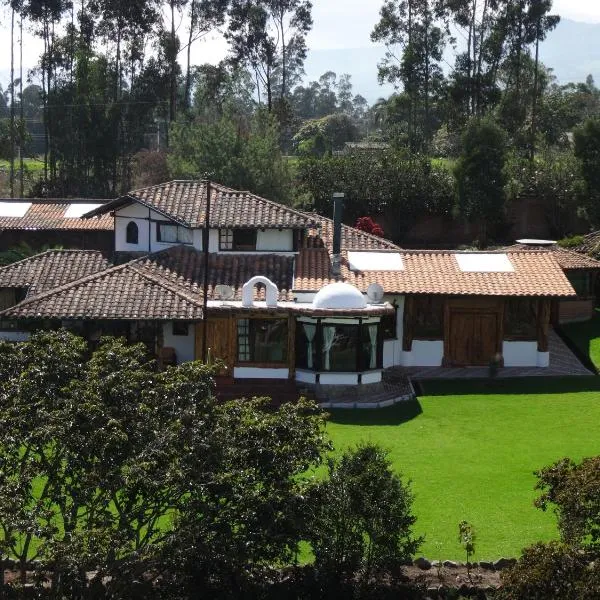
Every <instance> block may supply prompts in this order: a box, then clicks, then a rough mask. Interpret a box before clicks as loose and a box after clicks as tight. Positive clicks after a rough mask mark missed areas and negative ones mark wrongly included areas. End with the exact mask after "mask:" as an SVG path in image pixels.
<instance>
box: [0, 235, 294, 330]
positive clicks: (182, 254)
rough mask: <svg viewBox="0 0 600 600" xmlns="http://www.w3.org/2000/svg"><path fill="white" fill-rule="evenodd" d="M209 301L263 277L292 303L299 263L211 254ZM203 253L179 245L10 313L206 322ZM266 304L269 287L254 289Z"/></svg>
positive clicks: (287, 258)
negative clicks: (221, 290)
mask: <svg viewBox="0 0 600 600" xmlns="http://www.w3.org/2000/svg"><path fill="white" fill-rule="evenodd" d="M209 258H210V261H209V269H210V271H209V299H215V296H214V286H215V285H217V284H225V285H231V286H232V287H233V288H234V290H235V296H234V299H237V300H239V299H241V289H242V286H243V284H244V283H246V281H248V280H249V279H250V278H251V277H253V276H254V275H256V274H257V273H264V274H265V275H266V276H267V277H269V278H270V279H271V280H272V281H273V282H274V283H275V284H276V285H277V286H278V287H279V299H280V301H284V300H292V294H291V288H292V281H293V264H294V259H293V257H291V256H281V255H272V254H271V255H265V256H257V255H245V256H244V255H227V254H213V255H210V257H209ZM203 277H204V255H203V253H202V252H199V251H197V250H194V249H193V248H189V247H184V246H177V247H174V248H170V249H168V250H164V251H162V252H158V253H156V254H152V255H149V256H145V257H142V258H139V259H136V260H132V261H130V262H128V263H125V264H123V265H119V266H117V267H112V268H110V269H107V270H105V271H103V272H100V273H96V274H94V275H90V276H88V277H83V278H82V279H79V280H77V281H73V282H71V283H69V284H67V285H63V286H61V287H58V288H54V289H52V290H49V291H47V292H46V293H43V294H38V295H37V296H33V297H31V298H28V299H27V300H25V301H23V302H21V303H20V304H18V305H16V306H14V307H12V308H9V309H7V310H6V311H4V312H3V313H0V314H1V315H2V316H4V317H7V318H60V319H125V320H127V319H158V320H162V319H167V320H178V319H183V320H198V319H201V318H202V288H203ZM254 295H255V299H257V300H264V289H258V288H255V294H254Z"/></svg>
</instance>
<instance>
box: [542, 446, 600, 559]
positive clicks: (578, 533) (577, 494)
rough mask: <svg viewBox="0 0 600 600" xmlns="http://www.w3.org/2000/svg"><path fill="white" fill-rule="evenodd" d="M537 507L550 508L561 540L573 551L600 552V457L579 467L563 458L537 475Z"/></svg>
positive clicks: (583, 461) (585, 461)
mask: <svg viewBox="0 0 600 600" xmlns="http://www.w3.org/2000/svg"><path fill="white" fill-rule="evenodd" d="M536 475H537V477H538V483H537V485H536V489H539V490H542V492H543V493H542V495H541V496H540V497H539V498H538V499H537V500H536V503H535V504H536V506H537V507H538V508H541V509H542V510H547V509H548V508H553V509H554V512H555V514H556V517H557V519H558V528H559V531H560V535H561V539H562V540H563V541H564V542H565V543H566V544H568V545H569V546H572V547H574V548H576V549H580V548H585V549H589V550H593V551H594V552H596V553H598V551H599V550H600V457H597V456H596V457H592V458H584V459H583V460H582V461H581V462H580V463H579V464H578V463H575V462H574V461H573V460H571V459H569V458H564V459H562V460H560V461H558V462H556V463H554V464H553V465H550V466H549V467H545V468H543V469H541V470H540V471H538V472H537V473H536Z"/></svg>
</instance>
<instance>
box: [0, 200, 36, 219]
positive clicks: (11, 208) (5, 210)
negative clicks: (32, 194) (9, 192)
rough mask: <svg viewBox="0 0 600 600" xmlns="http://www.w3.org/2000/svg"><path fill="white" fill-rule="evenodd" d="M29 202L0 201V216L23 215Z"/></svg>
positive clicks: (27, 208) (29, 204)
mask: <svg viewBox="0 0 600 600" xmlns="http://www.w3.org/2000/svg"><path fill="white" fill-rule="evenodd" d="M30 206H31V202H0V217H24V216H25V214H26V213H27V211H28V210H29V207H30Z"/></svg>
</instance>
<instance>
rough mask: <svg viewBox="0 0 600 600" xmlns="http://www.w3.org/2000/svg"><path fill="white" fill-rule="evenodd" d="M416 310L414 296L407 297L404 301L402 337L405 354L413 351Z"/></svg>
mask: <svg viewBox="0 0 600 600" xmlns="http://www.w3.org/2000/svg"><path fill="white" fill-rule="evenodd" d="M414 308H415V298H414V296H406V298H405V300H404V315H403V317H402V318H403V323H404V327H403V335H402V350H404V352H410V351H411V350H412V343H413V337H414V322H415V319H414Z"/></svg>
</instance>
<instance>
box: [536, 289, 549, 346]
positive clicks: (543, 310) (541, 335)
mask: <svg viewBox="0 0 600 600" xmlns="http://www.w3.org/2000/svg"><path fill="white" fill-rule="evenodd" d="M551 311H552V304H551V300H550V299H549V298H540V300H538V310H537V343H538V352H548V347H549V343H548V332H549V330H550V313H551Z"/></svg>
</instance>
